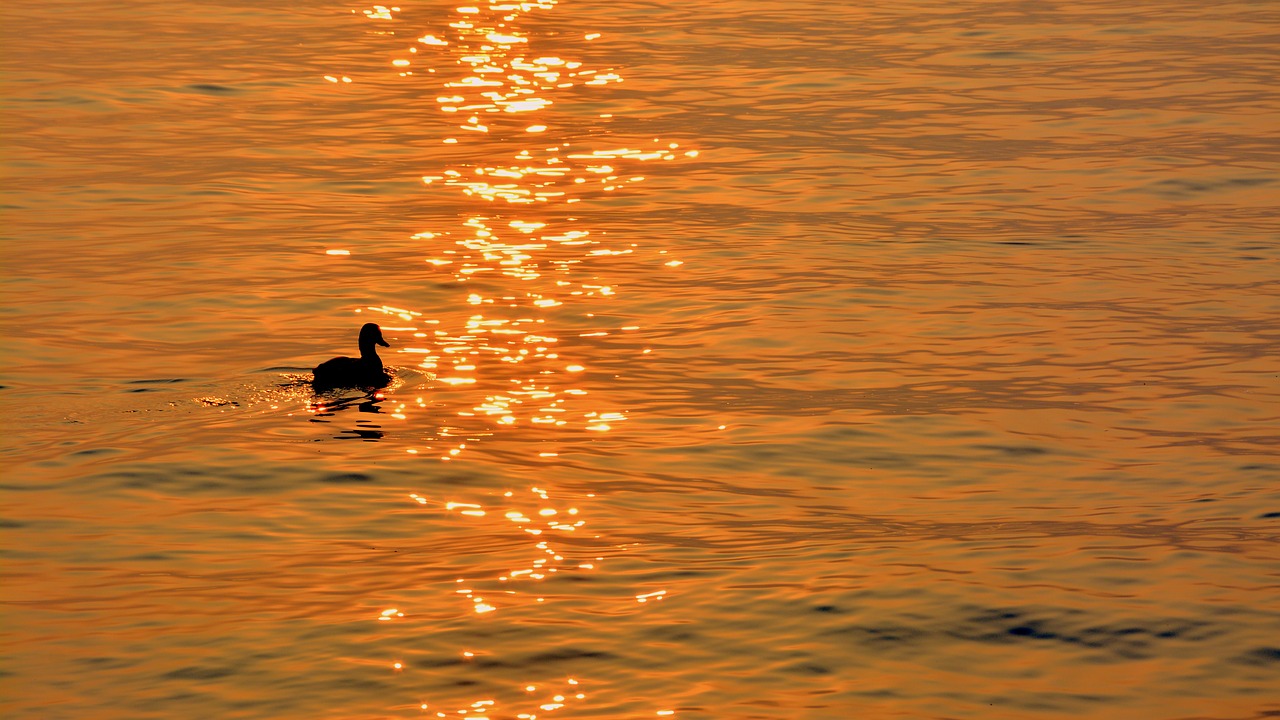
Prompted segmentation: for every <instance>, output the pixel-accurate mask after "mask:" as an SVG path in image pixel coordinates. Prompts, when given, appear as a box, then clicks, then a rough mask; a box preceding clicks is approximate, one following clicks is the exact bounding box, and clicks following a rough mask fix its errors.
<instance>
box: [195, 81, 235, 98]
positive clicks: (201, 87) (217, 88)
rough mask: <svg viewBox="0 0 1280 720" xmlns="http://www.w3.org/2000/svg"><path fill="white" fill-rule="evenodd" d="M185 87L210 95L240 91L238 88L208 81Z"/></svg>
mask: <svg viewBox="0 0 1280 720" xmlns="http://www.w3.org/2000/svg"><path fill="white" fill-rule="evenodd" d="M187 88H188V89H191V90H196V91H198V92H202V93H208V94H212V95H226V94H229V93H237V92H240V90H239V89H238V88H233V87H227V86H226V85H212V84H208V83H196V84H194V85H188V86H187Z"/></svg>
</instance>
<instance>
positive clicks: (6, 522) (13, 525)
mask: <svg viewBox="0 0 1280 720" xmlns="http://www.w3.org/2000/svg"><path fill="white" fill-rule="evenodd" d="M26 526H27V523H24V522H19V521H17V520H10V519H8V518H0V530H17V529H18V528H24V527H26Z"/></svg>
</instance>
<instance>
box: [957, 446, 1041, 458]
mask: <svg viewBox="0 0 1280 720" xmlns="http://www.w3.org/2000/svg"><path fill="white" fill-rule="evenodd" d="M974 447H976V448H978V449H979V450H992V451H995V452H999V453H1002V454H1004V455H1008V456H1010V457H1027V456H1033V455H1046V454H1048V453H1049V451H1048V450H1046V449H1044V448H1041V447H1035V446H1032V445H975V446H974Z"/></svg>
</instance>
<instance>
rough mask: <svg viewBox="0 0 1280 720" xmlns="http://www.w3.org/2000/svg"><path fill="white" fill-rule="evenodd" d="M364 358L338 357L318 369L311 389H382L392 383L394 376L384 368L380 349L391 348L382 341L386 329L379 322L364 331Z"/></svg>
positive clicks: (362, 349) (362, 342)
mask: <svg viewBox="0 0 1280 720" xmlns="http://www.w3.org/2000/svg"><path fill="white" fill-rule="evenodd" d="M359 344H360V357H359V358H349V357H336V358H334V359H332V360H326V361H324V362H322V363H320V364H319V365H317V366H316V367H315V369H314V370H312V372H313V373H314V374H315V377H314V379H312V381H311V386H312V387H313V388H315V389H316V390H332V389H335V388H348V387H349V388H380V387H386V385H387V383H389V382H391V376H390V375H388V374H387V371H386V370H384V369H383V367H382V358H380V357H378V349H377V346H378V345H381V346H382V347H391V346H390V345H389V344H387V341H386V340H384V339H383V338H382V328H380V327H378V326H377V325H376V324H375V323H365V325H364V327H362V328H360V342H359Z"/></svg>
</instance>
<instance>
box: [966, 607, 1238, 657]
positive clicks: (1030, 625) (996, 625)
mask: <svg viewBox="0 0 1280 720" xmlns="http://www.w3.org/2000/svg"><path fill="white" fill-rule="evenodd" d="M946 632H947V633H948V634H949V635H951V636H952V637H956V638H960V639H963V640H971V641H975V642H983V643H998V644H1010V643H1018V644H1022V643H1028V642H1053V643H1065V644H1068V645H1076V646H1079V647H1083V648H1091V649H1095V650H1101V651H1103V652H1105V653H1108V654H1109V655H1111V656H1113V657H1115V658H1119V659H1140V658H1146V657H1152V656H1154V655H1155V654H1157V650H1158V646H1159V645H1161V644H1162V643H1166V642H1169V641H1174V640H1177V641H1183V642H1196V641H1201V640H1207V639H1209V638H1212V637H1214V636H1216V635H1218V634H1219V631H1217V630H1216V629H1214V628H1213V627H1212V626H1211V625H1210V624H1209V623H1207V622H1204V621H1198V620H1196V621H1192V620H1173V619H1169V620H1151V619H1142V620H1134V621H1131V622H1124V623H1106V624H1099V623H1097V622H1095V621H1094V620H1093V619H1092V618H1091V617H1090V616H1088V615H1087V614H1086V613H1084V612H1082V611H1078V610H1067V611H1044V610H1042V611H1030V610H1019V609H1008V610H985V611H981V612H978V613H976V614H974V615H971V616H969V617H968V618H966V619H964V620H962V621H960V623H959V624H958V625H956V626H954V627H951V628H948V629H947V630H946Z"/></svg>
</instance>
